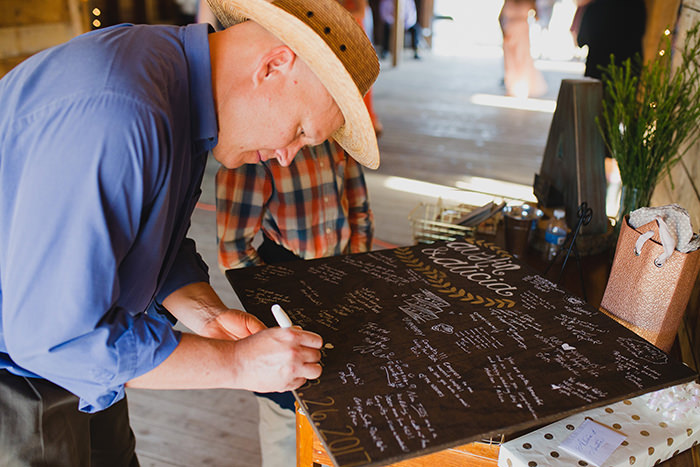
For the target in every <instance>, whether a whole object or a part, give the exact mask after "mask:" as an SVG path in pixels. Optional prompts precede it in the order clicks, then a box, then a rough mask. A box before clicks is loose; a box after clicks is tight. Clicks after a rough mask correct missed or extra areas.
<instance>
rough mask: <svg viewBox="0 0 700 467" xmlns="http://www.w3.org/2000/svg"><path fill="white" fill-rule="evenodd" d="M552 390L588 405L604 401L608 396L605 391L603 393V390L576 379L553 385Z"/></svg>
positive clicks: (568, 379) (572, 378)
mask: <svg viewBox="0 0 700 467" xmlns="http://www.w3.org/2000/svg"><path fill="white" fill-rule="evenodd" d="M552 389H553V390H555V391H557V392H559V393H560V394H562V395H564V396H566V397H572V396H573V397H576V398H578V399H581V400H583V401H585V402H588V403H590V402H594V401H596V400H599V399H604V398H605V397H606V396H607V393H606V392H605V391H602V390H601V389H599V388H597V387H595V386H592V385H590V384H588V383H585V382H583V381H580V380H577V379H576V378H574V377H570V378H567V379H565V380H563V381H560V382H558V383H556V384H552Z"/></svg>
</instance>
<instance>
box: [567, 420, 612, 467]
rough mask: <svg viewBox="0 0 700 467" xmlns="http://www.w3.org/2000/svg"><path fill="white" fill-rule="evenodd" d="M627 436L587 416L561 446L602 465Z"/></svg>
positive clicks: (595, 463) (590, 461) (584, 458)
mask: <svg viewBox="0 0 700 467" xmlns="http://www.w3.org/2000/svg"><path fill="white" fill-rule="evenodd" d="M625 438H626V436H625V435H623V434H622V433H620V432H619V431H615V430H613V429H612V428H608V427H607V426H605V425H601V424H600V423H597V422H596V421H594V420H592V419H590V418H587V419H586V420H584V421H583V423H582V424H581V425H580V426H579V427H578V428H576V429H575V430H574V432H573V433H571V435H570V436H569V437H568V438H566V439H565V440H564V442H563V443H561V448H562V449H563V450H565V451H568V452H569V453H571V454H573V455H574V456H577V457H580V458H581V459H583V460H585V461H586V462H588V463H590V464H593V465H596V466H600V465H602V464H603V462H605V460H606V459H607V458H608V457H610V454H612V453H613V451H614V450H615V449H617V447H618V446H619V445H620V444H621V443H622V442H623V441H624V440H625Z"/></svg>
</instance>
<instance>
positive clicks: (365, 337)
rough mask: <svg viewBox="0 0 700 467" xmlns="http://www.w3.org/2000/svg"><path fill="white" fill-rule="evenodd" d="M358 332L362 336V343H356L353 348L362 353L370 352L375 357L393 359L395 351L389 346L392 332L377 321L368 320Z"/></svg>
mask: <svg viewBox="0 0 700 467" xmlns="http://www.w3.org/2000/svg"><path fill="white" fill-rule="evenodd" d="M358 333H359V334H360V335H361V337H362V343H361V344H357V345H354V346H353V348H352V350H353V351H355V352H358V353H360V354H370V355H372V356H373V357H377V358H384V359H391V358H393V356H394V352H390V351H389V348H390V347H391V346H390V341H391V337H389V336H390V335H391V332H390V331H389V330H387V329H384V328H382V327H381V326H379V325H378V324H377V323H374V322H371V321H369V322H367V323H364V324H363V325H362V327H361V328H360V329H359V331H358Z"/></svg>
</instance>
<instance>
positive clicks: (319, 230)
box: [216, 140, 374, 467]
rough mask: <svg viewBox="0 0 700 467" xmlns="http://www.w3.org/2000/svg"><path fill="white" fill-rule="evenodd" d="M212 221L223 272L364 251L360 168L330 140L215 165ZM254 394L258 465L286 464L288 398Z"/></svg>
mask: <svg viewBox="0 0 700 467" xmlns="http://www.w3.org/2000/svg"><path fill="white" fill-rule="evenodd" d="M216 223H217V237H218V242H219V254H218V258H219V266H220V267H221V269H222V270H223V271H225V270H227V269H234V268H240V267H246V266H254V265H261V264H275V263H279V262H283V261H290V260H295V259H300V258H303V259H314V258H321V257H326V256H333V255H339V254H345V253H360V252H365V251H369V250H370V249H371V247H372V234H373V227H374V226H373V217H372V211H371V209H370V207H369V201H368V198H367V187H366V185H365V179H364V175H363V173H362V168H361V166H360V164H358V163H357V162H356V161H355V160H354V159H352V158H350V157H349V156H348V155H347V154H346V153H345V151H343V149H342V148H341V147H340V146H339V145H338V144H337V143H335V142H333V141H330V140H327V141H325V142H324V143H322V144H321V145H318V146H313V147H304V148H302V149H301V150H300V151H299V152H298V153H297V155H296V157H295V158H294V159H293V161H292V163H291V164H290V165H289V166H288V167H283V166H281V165H280V164H279V162H278V161H277V160H276V159H271V160H268V161H263V162H261V163H259V164H245V165H243V166H241V167H239V168H236V169H227V168H225V167H221V168H220V169H219V171H218V173H217V174H216ZM260 241H261V243H260ZM256 246H257V248H256ZM256 394H257V395H258V396H259V397H257V400H258V403H259V407H260V426H259V428H260V445H261V451H262V456H263V466H264V467H272V466H286V465H289V459H294V458H295V457H294V456H295V452H296V438H295V414H294V396H293V395H292V393H291V392H284V393H269V394H259V393H256Z"/></svg>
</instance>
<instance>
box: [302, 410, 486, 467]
mask: <svg viewBox="0 0 700 467" xmlns="http://www.w3.org/2000/svg"><path fill="white" fill-rule="evenodd" d="M296 418H297V467H318V466H319V465H333V462H332V461H331V459H330V457H329V456H328V454H327V453H326V450H325V448H324V447H323V445H322V444H321V441H320V440H319V439H318V436H316V434H315V433H314V431H313V429H312V428H311V424H310V423H309V420H308V419H307V418H306V416H305V415H304V414H303V413H302V411H301V410H300V409H299V407H298V406H297V411H296ZM498 449H499V445H498V444H497V443H494V444H488V443H469V444H465V445H462V446H458V447H455V448H450V449H445V450H443V451H439V452H435V453H433V454H428V455H426V456H420V457H415V458H413V459H408V460H405V461H402V462H399V463H397V464H391V466H392V467H436V466H440V467H457V466H465V465H468V466H473V467H496V466H497V465H498Z"/></svg>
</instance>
